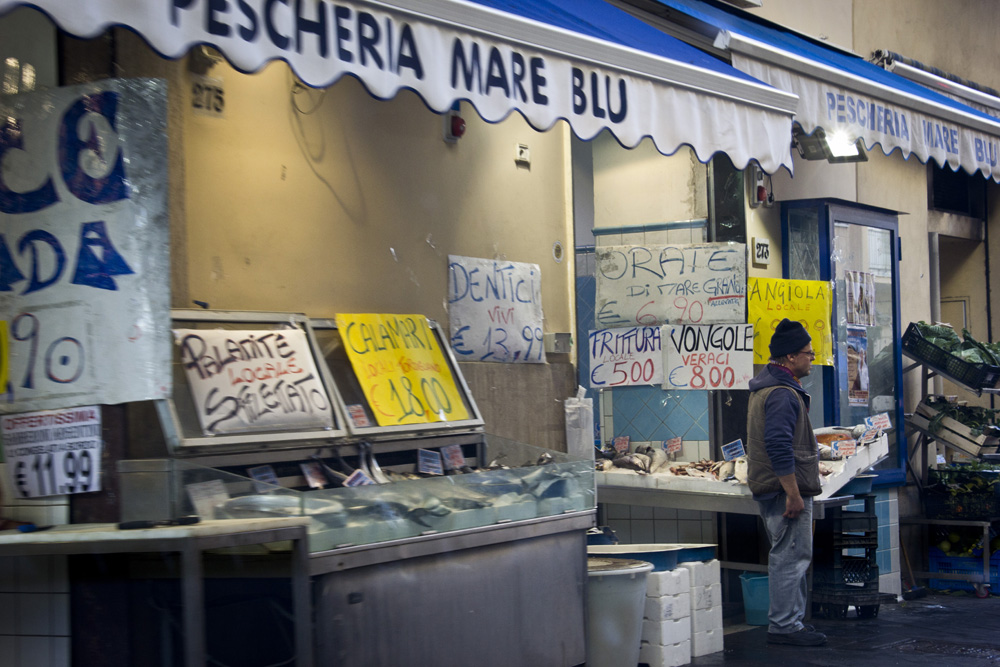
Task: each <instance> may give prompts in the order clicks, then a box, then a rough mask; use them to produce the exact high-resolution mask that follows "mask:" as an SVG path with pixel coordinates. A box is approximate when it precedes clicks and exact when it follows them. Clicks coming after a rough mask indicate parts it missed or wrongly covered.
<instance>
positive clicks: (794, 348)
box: [768, 317, 812, 359]
mask: <svg viewBox="0 0 1000 667" xmlns="http://www.w3.org/2000/svg"><path fill="white" fill-rule="evenodd" d="M811 340H812V336H810V335H809V332H808V331H806V328H805V327H804V326H802V324H801V323H800V322H793V321H792V320H790V319H788V318H787V317H786V318H785V319H783V320H781V322H779V323H778V326H777V327H775V329H774V335H773V336H771V344H770V345H768V349H770V350H771V357H772V358H774V359H777V358H778V357H783V356H785V355H786V354H792V353H794V352H798V351H799V350H801V349H802V348H804V347H805V346H806V345H808V344H809V341H811Z"/></svg>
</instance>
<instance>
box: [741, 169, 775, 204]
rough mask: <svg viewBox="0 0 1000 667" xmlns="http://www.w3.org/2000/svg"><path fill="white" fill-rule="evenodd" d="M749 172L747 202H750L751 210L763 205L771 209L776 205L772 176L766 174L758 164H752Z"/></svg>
mask: <svg viewBox="0 0 1000 667" xmlns="http://www.w3.org/2000/svg"><path fill="white" fill-rule="evenodd" d="M747 171H748V173H749V178H747V188H748V189H749V192H748V193H747V201H749V202H750V208H757V207H758V206H761V205H763V206H766V207H768V208H770V207H771V206H772V205H774V192H773V191H772V188H771V175H770V174H768V173H765V172H764V170H763V169H761V168H760V165H758V164H751V165H750V166H749V167H748V169H747Z"/></svg>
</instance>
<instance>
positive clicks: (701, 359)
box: [663, 324, 753, 390]
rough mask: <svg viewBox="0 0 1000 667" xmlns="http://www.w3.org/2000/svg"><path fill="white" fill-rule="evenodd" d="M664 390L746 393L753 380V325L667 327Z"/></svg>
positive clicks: (664, 345) (664, 331)
mask: <svg viewBox="0 0 1000 667" xmlns="http://www.w3.org/2000/svg"><path fill="white" fill-rule="evenodd" d="M663 339H664V343H663V357H664V362H663V363H664V367H665V369H666V370H665V372H664V374H663V375H664V378H663V388H664V389H681V390H685V389H746V388H747V383H748V382H749V381H750V378H752V377H753V325H752V324H710V325H706V326H688V325H680V326H678V325H667V326H664V327H663Z"/></svg>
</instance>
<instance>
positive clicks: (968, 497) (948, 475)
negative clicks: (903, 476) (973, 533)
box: [923, 467, 1000, 521]
mask: <svg viewBox="0 0 1000 667" xmlns="http://www.w3.org/2000/svg"><path fill="white" fill-rule="evenodd" d="M927 482H928V483H927V487H926V488H925V489H924V493H923V500H924V513H925V514H926V515H927V518H928V519H963V520H967V521H984V520H987V519H994V518H997V517H1000V470H976V469H965V468H964V467H954V468H943V469H934V468H932V469H931V470H929V471H928V475H927Z"/></svg>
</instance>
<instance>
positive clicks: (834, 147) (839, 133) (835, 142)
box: [826, 130, 861, 157]
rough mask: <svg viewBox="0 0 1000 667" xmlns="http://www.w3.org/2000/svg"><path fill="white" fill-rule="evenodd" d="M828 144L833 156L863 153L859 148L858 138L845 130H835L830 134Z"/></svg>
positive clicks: (850, 155)
mask: <svg viewBox="0 0 1000 667" xmlns="http://www.w3.org/2000/svg"><path fill="white" fill-rule="evenodd" d="M826 145H827V148H829V149H830V155H831V156H833V157H857V156H858V155H860V153H861V151H859V150H858V144H857V140H856V139H854V138H853V137H851V136H850V135H849V134H847V132H845V131H844V130H834V132H833V133H831V134H828V135H827V136H826Z"/></svg>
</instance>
